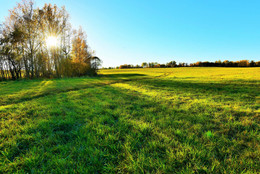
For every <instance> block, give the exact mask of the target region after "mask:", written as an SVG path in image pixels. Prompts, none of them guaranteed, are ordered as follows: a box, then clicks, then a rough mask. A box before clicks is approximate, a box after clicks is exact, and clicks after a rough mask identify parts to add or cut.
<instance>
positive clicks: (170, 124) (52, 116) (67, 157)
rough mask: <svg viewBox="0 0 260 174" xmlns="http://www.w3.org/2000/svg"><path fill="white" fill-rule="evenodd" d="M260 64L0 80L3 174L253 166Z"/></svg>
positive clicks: (244, 169)
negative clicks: (78, 76) (256, 66)
mask: <svg viewBox="0 0 260 174" xmlns="http://www.w3.org/2000/svg"><path fill="white" fill-rule="evenodd" d="M259 113H260V68H219V67H214V68H203V67H198V68H195V67H187V68H157V69H156V68H155V69H154V68H145V69H114V70H100V71H99V75H98V77H81V78H63V79H42V80H18V81H3V82H0V118H1V120H0V126H1V129H0V152H1V153H0V173H259V172H260V168H259V166H260V164H259V161H260V159H259V157H260V148H259V140H260V136H259V121H260V117H259Z"/></svg>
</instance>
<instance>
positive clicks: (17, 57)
mask: <svg viewBox="0 0 260 174" xmlns="http://www.w3.org/2000/svg"><path fill="white" fill-rule="evenodd" d="M100 65H101V60H100V59H99V58H98V57H96V56H94V52H93V51H91V50H90V48H89V46H88V44H87V41H86V34H85V32H84V31H83V30H82V28H81V27H80V28H79V29H77V30H75V29H73V28H72V26H71V24H70V21H69V14H68V13H67V11H66V9H65V7H61V8H59V7H57V6H56V5H52V4H45V5H44V7H43V8H39V7H35V5H34V3H33V1H26V0H23V1H22V2H21V3H17V5H16V6H15V7H14V8H13V9H11V10H9V16H7V17H6V20H5V22H4V23H3V24H2V25H0V80H7V79H13V80H16V79H20V78H40V77H44V78H53V77H55V78H60V77H73V76H84V75H95V74H96V73H97V68H98V67H99V66H100Z"/></svg>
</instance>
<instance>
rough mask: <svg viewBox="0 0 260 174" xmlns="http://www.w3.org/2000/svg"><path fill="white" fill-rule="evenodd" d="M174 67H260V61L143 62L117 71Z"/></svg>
mask: <svg viewBox="0 0 260 174" xmlns="http://www.w3.org/2000/svg"><path fill="white" fill-rule="evenodd" d="M173 67H260V61H257V62H254V61H250V62H249V61H248V60H240V61H235V62H233V61H228V60H225V61H223V62H221V61H220V60H219V61H215V62H208V61H206V62H196V63H190V64H188V63H182V62H180V63H178V64H177V63H176V61H170V62H168V63H166V64H159V63H157V62H149V63H147V62H143V63H142V64H141V65H140V66H139V65H136V66H133V65H127V64H125V65H120V66H119V67H117V69H126V68H173Z"/></svg>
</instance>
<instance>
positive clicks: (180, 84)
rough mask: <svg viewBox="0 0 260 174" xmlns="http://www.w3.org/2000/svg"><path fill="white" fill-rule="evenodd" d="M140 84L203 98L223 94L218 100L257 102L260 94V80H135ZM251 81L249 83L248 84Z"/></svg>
mask: <svg viewBox="0 0 260 174" xmlns="http://www.w3.org/2000/svg"><path fill="white" fill-rule="evenodd" d="M134 83H136V84H138V85H143V86H144V87H148V88H152V89H154V88H156V89H161V90H166V91H179V92H183V93H192V94H196V95H199V96H200V97H201V98H203V97H207V96H221V98H218V99H217V100H220V101H221V100H222V99H223V97H229V100H231V101H232V100H238V101H242V102H244V103H252V104H254V103H256V97H257V96H259V95H260V91H259V83H260V81H250V82H249V81H242V80H239V81H230V83H229V82H227V81H224V82H216V83H214V82H211V83H198V82H195V81H183V80H182V81H181V80H174V79H171V80H168V79H152V80H143V81H135V82H134ZM247 83H249V84H247Z"/></svg>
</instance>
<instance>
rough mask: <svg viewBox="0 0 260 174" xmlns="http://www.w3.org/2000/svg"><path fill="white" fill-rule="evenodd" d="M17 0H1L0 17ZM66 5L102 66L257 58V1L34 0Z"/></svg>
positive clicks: (259, 27)
mask: <svg viewBox="0 0 260 174" xmlns="http://www.w3.org/2000/svg"><path fill="white" fill-rule="evenodd" d="M16 2H17V1H15V0H0V6H1V7H0V22H2V21H3V20H4V16H7V15H8V9H10V8H13V7H14V5H15V4H16ZM35 2H36V5H37V6H40V7H41V6H43V4H44V3H52V4H57V5H58V6H62V5H65V7H66V9H67V11H68V12H69V13H70V18H71V23H72V25H73V26H74V28H77V27H78V26H80V25H81V26H82V27H83V29H84V30H85V31H86V33H87V36H88V38H87V40H88V43H89V45H90V47H91V48H92V49H93V50H95V51H96V56H98V57H100V58H101V59H102V60H103V66H104V67H108V66H118V65H121V64H134V65H136V64H141V63H142V62H159V63H166V62H169V61H171V60H175V61H176V62H188V63H191V62H196V61H206V60H208V61H215V60H226V59H228V60H241V59H248V60H255V61H259V60H260V10H259V9H260V1H259V0H243V1H242V0H49V1H47V0H42V1H41V0H35Z"/></svg>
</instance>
